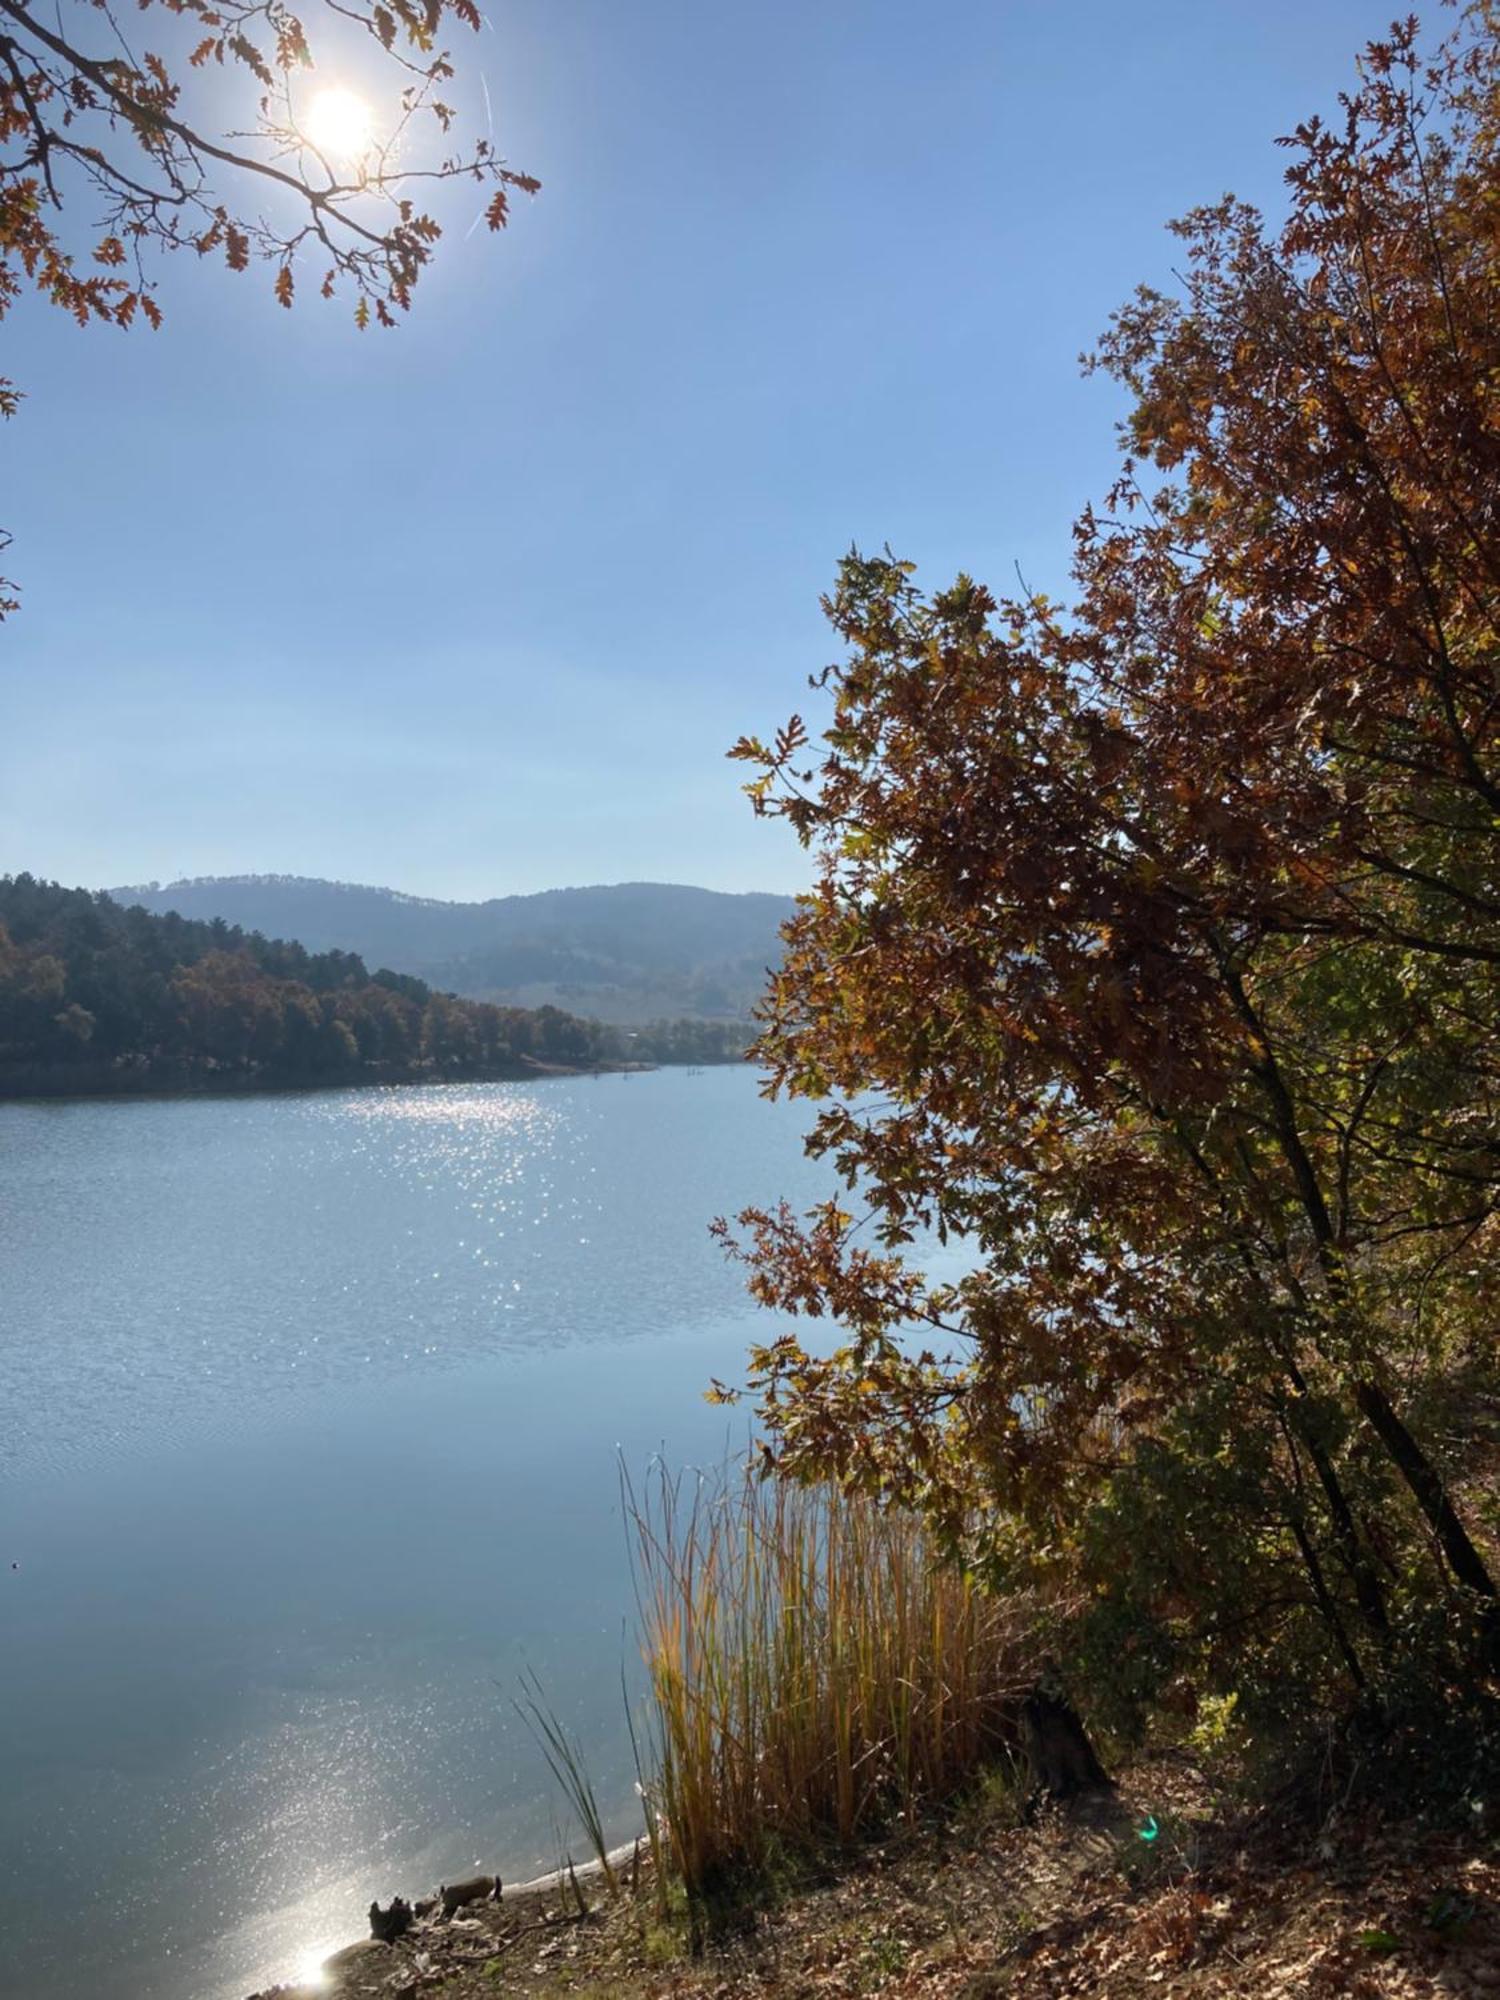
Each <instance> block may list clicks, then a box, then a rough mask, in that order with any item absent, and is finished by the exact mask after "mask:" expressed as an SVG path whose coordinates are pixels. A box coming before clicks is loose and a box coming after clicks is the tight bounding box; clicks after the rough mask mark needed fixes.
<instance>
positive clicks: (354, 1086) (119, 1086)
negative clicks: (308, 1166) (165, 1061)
mask: <svg viewBox="0 0 1500 2000" xmlns="http://www.w3.org/2000/svg"><path fill="white" fill-rule="evenodd" d="M685 1067H687V1065H685V1064H679V1063H655V1062H624V1061H622V1062H599V1063H588V1064H583V1063H578V1064H569V1063H547V1062H539V1061H538V1062H531V1061H527V1062H523V1063H520V1064H506V1065H504V1066H499V1065H495V1064H484V1065H479V1066H475V1067H472V1068H470V1067H463V1068H459V1069H446V1070H430V1069H423V1068H420V1067H417V1066H414V1065H413V1066H401V1067H397V1068H389V1067H382V1068H378V1069H377V1068H372V1069H369V1070H362V1071H360V1072H359V1073H358V1074H356V1075H350V1074H349V1073H348V1072H347V1071H343V1072H338V1073H334V1074H331V1075H328V1076H318V1077H299V1076H285V1075H276V1074H263V1073H246V1072H237V1071H232V1070H230V1071H193V1072H190V1073H186V1074H185V1073H183V1072H181V1071H180V1070H178V1071H172V1070H163V1069H154V1068H152V1067H150V1066H149V1065H143V1066H140V1067H131V1066H122V1067H121V1068H120V1069H119V1070H118V1071H111V1072H109V1073H107V1074H100V1075H96V1076H93V1077H91V1078H90V1079H89V1080H87V1081H84V1080H83V1079H81V1078H79V1077H78V1076H77V1075H75V1074H72V1073H70V1072H61V1073H56V1074H53V1075H51V1076H28V1077H21V1078H7V1077H3V1076H0V1104H92V1103H99V1102H102V1101H104V1100H106V1099H110V1098H144V1097H156V1098H195V1097H276V1096H281V1097H301V1096H306V1095H308V1094H309V1093H311V1092H315V1091H323V1090H382V1089H387V1090H404V1089H408V1088H410V1087H412V1086H413V1085H421V1084H428V1085H432V1084H442V1083H537V1082H545V1081H546V1080H547V1079H548V1078H549V1077H577V1076H636V1075H646V1074H650V1073H652V1072H654V1071H656V1070H659V1069H677V1068H685ZM715 1067H716V1068H733V1067H735V1065H734V1064H716V1065H715Z"/></svg>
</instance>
